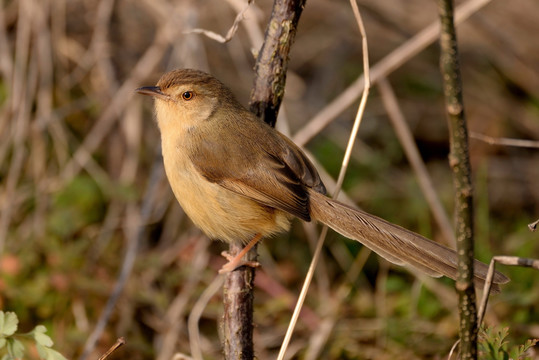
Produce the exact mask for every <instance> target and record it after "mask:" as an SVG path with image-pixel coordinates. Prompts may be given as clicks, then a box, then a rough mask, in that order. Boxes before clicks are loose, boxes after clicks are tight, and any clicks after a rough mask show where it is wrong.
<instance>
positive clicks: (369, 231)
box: [309, 190, 509, 291]
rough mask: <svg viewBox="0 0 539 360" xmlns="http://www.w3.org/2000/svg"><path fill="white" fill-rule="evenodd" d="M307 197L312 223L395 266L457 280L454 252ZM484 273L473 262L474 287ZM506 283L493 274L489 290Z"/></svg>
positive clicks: (343, 207) (322, 198) (482, 266)
mask: <svg viewBox="0 0 539 360" xmlns="http://www.w3.org/2000/svg"><path fill="white" fill-rule="evenodd" d="M309 195H310V204H311V216H312V217H313V219H314V220H317V221H319V222H321V223H323V224H325V225H327V226H329V227H330V228H332V229H333V230H335V231H337V232H338V233H340V234H341V235H343V236H346V237H348V238H350V239H353V240H357V241H359V242H360V243H362V244H363V245H365V246H366V247H368V248H369V249H371V250H373V251H374V252H376V253H377V254H378V255H380V256H382V257H384V258H385V259H387V260H388V261H390V262H392V263H394V264H397V265H408V266H411V267H414V268H416V269H418V270H421V271H423V272H425V273H427V274H428V275H430V276H434V277H440V276H442V275H445V276H447V277H450V278H451V279H455V278H456V275H457V254H456V253H455V251H453V250H451V249H449V248H447V247H445V246H443V245H440V244H438V243H435V242H434V241H432V240H429V239H427V238H425V237H423V236H421V235H418V234H416V233H414V232H411V231H409V230H406V229H404V228H402V227H400V226H397V225H394V224H392V223H390V222H387V221H385V220H383V219H380V218H378V217H376V216H373V215H371V214H368V213H366V212H363V211H361V210H358V209H354V208H351V207H349V206H347V205H345V204H343V203H340V202H338V201H335V200H332V199H330V198H328V197H327V196H324V195H322V194H320V193H317V192H316V191H313V190H311V191H310V192H309ZM487 271H488V266H487V265H485V264H483V263H482V262H480V261H478V260H475V263H474V283H475V286H476V287H482V286H483V285H484V283H485V278H486V276H487ZM508 281H509V278H508V277H506V276H505V275H503V274H502V273H500V272H496V273H495V274H494V280H493V286H492V290H493V291H499V286H498V284H504V283H506V282H508Z"/></svg>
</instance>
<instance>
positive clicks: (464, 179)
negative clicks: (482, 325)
mask: <svg viewBox="0 0 539 360" xmlns="http://www.w3.org/2000/svg"><path fill="white" fill-rule="evenodd" d="M438 9H439V13H440V20H441V34H440V46H441V54H440V69H441V72H442V77H443V83H444V94H445V103H446V111H447V117H448V121H449V128H450V141H451V143H450V154H449V164H450V166H451V168H452V170H453V183H454V186H455V217H456V218H455V229H456V239H457V253H458V260H457V261H458V267H457V271H458V273H457V283H456V288H457V293H458V297H459V313H460V326H459V337H460V354H461V359H476V358H477V309H476V304H475V289H474V286H473V261H474V260H473V259H474V247H473V201H472V200H473V198H472V183H471V166H470V158H469V153H468V130H467V127H466V119H465V117H464V105H463V101H462V81H461V75H460V66H459V60H458V49H457V36H456V33H455V26H454V23H453V1H452V0H438Z"/></svg>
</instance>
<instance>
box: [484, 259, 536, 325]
mask: <svg viewBox="0 0 539 360" xmlns="http://www.w3.org/2000/svg"><path fill="white" fill-rule="evenodd" d="M496 263H500V264H502V265H510V266H521V267H531V268H532V269H535V270H539V259H530V258H521V257H518V256H494V257H493V258H492V260H490V265H489V268H488V273H487V278H486V279H485V286H484V288H483V297H482V299H481V305H479V311H478V316H477V319H478V320H477V323H478V324H479V325H481V323H482V322H483V318H484V316H485V311H486V309H487V303H488V298H489V295H490V289H491V287H492V280H493V278H494V273H495V271H494V270H495V267H496Z"/></svg>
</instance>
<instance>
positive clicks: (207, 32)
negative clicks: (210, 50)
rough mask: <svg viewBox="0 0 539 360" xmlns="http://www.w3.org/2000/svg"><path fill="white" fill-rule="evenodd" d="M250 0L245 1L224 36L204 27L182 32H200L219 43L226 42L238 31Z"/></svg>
mask: <svg viewBox="0 0 539 360" xmlns="http://www.w3.org/2000/svg"><path fill="white" fill-rule="evenodd" d="M252 2H253V0H248V1H247V4H246V5H245V7H244V8H243V9H242V10H241V11H240V12H239V13H238V15H236V19H235V20H234V23H233V24H232V26H231V27H230V29H229V30H228V32H227V33H226V36H224V37H223V35H221V34H217V33H215V32H213V31H210V30H205V29H199V28H196V29H191V30H187V31H184V34H202V35H205V36H207V37H209V38H210V39H212V40H215V41H217V42H219V43H221V44H224V43H227V42H229V41H230V40H232V38H233V37H234V35H235V34H236V31H238V26H239V25H240V23H241V22H242V21H243V19H245V13H246V12H247V10H248V9H249V6H250V5H251V3H252Z"/></svg>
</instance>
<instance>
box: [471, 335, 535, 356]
mask: <svg viewBox="0 0 539 360" xmlns="http://www.w3.org/2000/svg"><path fill="white" fill-rule="evenodd" d="M508 335H509V327H504V328H499V327H489V328H486V329H483V330H482V331H481V333H480V335H479V355H480V358H481V359H484V360H509V359H513V360H517V359H518V360H527V359H530V360H531V359H532V358H531V357H529V356H528V355H527V352H528V350H529V349H530V348H532V347H533V346H535V345H536V344H537V343H538V342H539V339H528V340H526V342H525V343H524V344H523V345H510V344H509V341H508Z"/></svg>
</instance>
